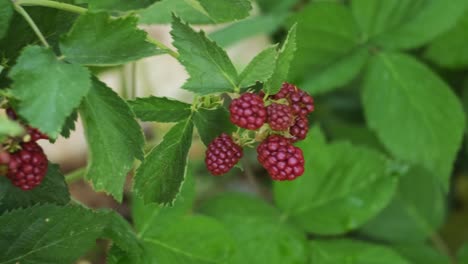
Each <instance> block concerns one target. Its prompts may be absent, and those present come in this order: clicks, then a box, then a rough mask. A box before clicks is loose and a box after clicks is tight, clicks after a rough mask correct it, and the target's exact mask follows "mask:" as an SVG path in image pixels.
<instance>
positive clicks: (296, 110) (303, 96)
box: [273, 83, 314, 116]
mask: <svg viewBox="0 0 468 264" xmlns="http://www.w3.org/2000/svg"><path fill="white" fill-rule="evenodd" d="M273 98H274V99H275V100H279V99H287V100H288V101H289V104H290V106H291V109H292V112H293V114H294V115H300V116H307V115H308V114H309V113H311V112H313V111H314V99H313V98H312V96H310V95H309V94H308V93H307V92H305V91H302V90H301V89H299V88H297V87H296V86H294V85H292V84H289V83H284V84H283V86H282V87H281V90H280V91H279V92H278V93H277V94H275V95H274V96H273Z"/></svg>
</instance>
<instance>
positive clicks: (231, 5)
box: [185, 0, 252, 23]
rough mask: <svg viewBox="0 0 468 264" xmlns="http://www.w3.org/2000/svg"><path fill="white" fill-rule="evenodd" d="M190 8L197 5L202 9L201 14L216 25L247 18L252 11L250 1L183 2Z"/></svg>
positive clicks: (204, 0)
mask: <svg viewBox="0 0 468 264" xmlns="http://www.w3.org/2000/svg"><path fill="white" fill-rule="evenodd" d="M185 1H186V2H187V3H189V4H191V5H192V6H195V7H197V6H198V5H199V6H200V7H201V8H202V9H203V10H202V13H205V12H206V14H208V16H209V17H210V18H211V19H212V20H213V21H215V22H216V23H223V22H229V21H233V20H237V19H241V18H245V17H247V16H249V11H250V10H251V9H252V6H251V4H250V0H217V1H212V0H185Z"/></svg>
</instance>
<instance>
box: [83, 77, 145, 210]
mask: <svg viewBox="0 0 468 264" xmlns="http://www.w3.org/2000/svg"><path fill="white" fill-rule="evenodd" d="M80 115H81V118H82V120H83V125H84V128H85V133H86V139H87V141H88V146H89V148H90V152H91V154H90V160H89V163H88V172H87V174H86V178H87V179H89V180H91V181H92V183H93V185H94V188H95V190H97V191H105V192H107V193H110V194H112V196H114V197H115V198H116V199H117V200H118V201H121V200H122V194H123V187H124V184H125V179H126V177H127V174H128V172H129V171H130V170H131V169H132V167H133V162H134V161H135V158H137V159H140V160H142V159H143V151H142V148H143V145H144V137H143V133H142V131H141V128H140V126H139V125H138V123H137V121H136V120H135V117H134V115H133V112H132V110H131V109H130V107H129V106H128V105H127V104H126V103H125V101H124V100H122V99H121V98H120V97H119V96H118V95H117V94H116V93H115V92H114V91H112V89H110V88H109V87H107V86H106V85H105V84H104V83H102V82H100V81H98V80H97V79H94V80H93V89H91V91H90V92H89V94H88V95H87V96H86V98H85V99H84V100H83V103H82V104H81V106H80Z"/></svg>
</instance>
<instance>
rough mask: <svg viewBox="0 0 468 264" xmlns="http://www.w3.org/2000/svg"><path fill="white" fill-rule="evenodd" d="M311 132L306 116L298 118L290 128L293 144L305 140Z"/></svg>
mask: <svg viewBox="0 0 468 264" xmlns="http://www.w3.org/2000/svg"><path fill="white" fill-rule="evenodd" d="M308 132H309V120H308V119H307V117H305V116H297V117H296V120H295V121H294V124H293V125H292V126H291V128H289V134H291V136H292V138H291V141H292V142H297V141H300V140H304V139H305V138H306V136H307V133H308Z"/></svg>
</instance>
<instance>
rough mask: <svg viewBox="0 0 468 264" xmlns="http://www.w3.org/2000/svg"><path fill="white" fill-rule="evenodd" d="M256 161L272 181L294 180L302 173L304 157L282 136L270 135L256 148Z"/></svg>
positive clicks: (299, 150) (298, 149)
mask: <svg viewBox="0 0 468 264" xmlns="http://www.w3.org/2000/svg"><path fill="white" fill-rule="evenodd" d="M257 154H258V157H257V158H258V161H259V162H260V164H262V166H263V167H264V168H265V169H266V170H267V171H268V173H269V174H270V177H271V178H272V179H273V180H278V181H284V180H294V179H296V178H297V177H299V176H301V175H302V174H303V173H304V163H305V162H304V155H303V153H302V150H301V149H300V148H298V147H295V146H293V145H292V144H291V142H290V141H289V140H288V139H287V138H285V137H282V136H279V135H272V136H270V137H268V138H267V139H265V140H264V141H263V142H262V143H260V145H258V147H257Z"/></svg>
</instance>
